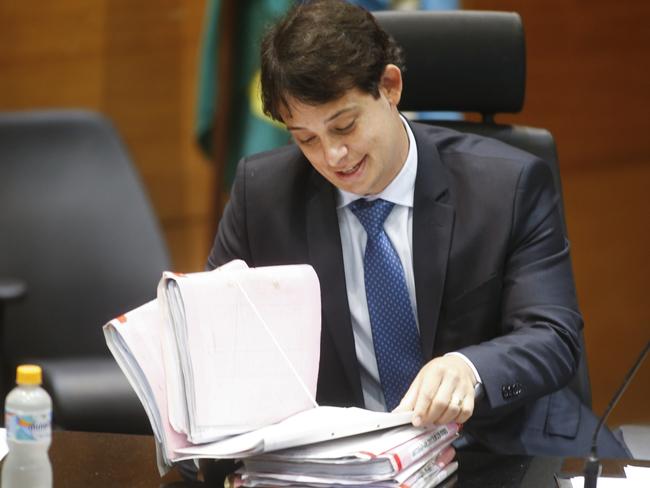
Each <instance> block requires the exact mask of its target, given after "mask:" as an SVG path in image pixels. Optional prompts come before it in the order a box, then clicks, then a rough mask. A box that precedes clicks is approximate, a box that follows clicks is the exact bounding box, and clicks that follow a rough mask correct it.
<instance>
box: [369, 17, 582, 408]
mask: <svg viewBox="0 0 650 488" xmlns="http://www.w3.org/2000/svg"><path fill="white" fill-rule="evenodd" d="M375 16H376V18H377V20H378V21H379V23H380V24H381V25H382V27H383V28H384V29H385V30H386V31H387V32H388V33H389V34H391V35H392V36H393V38H395V40H396V41H397V43H398V44H399V45H400V46H402V48H403V49H404V53H405V57H406V71H405V73H404V74H403V80H404V88H403V91H402V99H401V101H400V105H399V108H400V110H402V111H405V112H410V111H413V112H442V111H454V112H463V113H478V114H480V116H481V118H482V120H481V121H480V122H469V121H464V120H455V121H449V120H426V121H421V122H427V123H431V124H435V125H443V126H446V127H451V128H453V129H456V130H459V131H464V132H472V133H476V134H481V135H485V136H488V137H493V138H495V139H499V140H501V141H503V142H505V143H507V144H510V145H512V146H516V147H518V148H520V149H523V150H525V151H528V152H530V153H532V154H535V155H536V156H538V157H540V158H541V159H543V160H544V161H546V163H547V164H548V165H549V167H550V168H551V171H552V173H553V178H554V180H555V186H556V190H557V192H558V194H559V196H560V210H561V212H560V213H561V216H562V224H563V226H564V231H565V234H566V223H565V217H564V206H563V203H562V185H561V181H560V173H559V168H558V161H557V152H556V148H555V141H554V140H553V136H552V135H551V133H550V132H549V131H547V130H545V129H540V128H534V127H526V126H521V125H507V124H499V123H497V122H495V116H496V115H497V114H500V113H517V112H519V111H520V110H521V109H522V107H523V103H524V93H525V86H526V46H525V39H524V30H523V25H522V22H521V18H520V17H519V15H517V14H515V13H505V12H479V11H463V10H459V11H444V12H431V11H428V12H422V11H409V12H404V11H386V12H376V13H375ZM580 340H581V343H582V344H581V345H582V356H581V359H580V364H579V367H578V371H577V373H576V375H575V377H574V379H573V380H572V382H571V387H572V389H573V390H574V391H575V392H576V393H577V394H578V396H579V397H580V398H581V399H582V401H583V402H584V403H585V404H586V405H588V406H591V388H590V383H589V373H588V370H587V361H586V354H585V349H584V338H583V335H582V334H581V335H580Z"/></svg>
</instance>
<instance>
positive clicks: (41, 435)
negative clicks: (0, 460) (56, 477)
mask: <svg viewBox="0 0 650 488" xmlns="http://www.w3.org/2000/svg"><path fill="white" fill-rule="evenodd" d="M41 376H42V375H41V368H40V366H35V365H31V364H24V365H22V366H18V370H17V372H16V383H17V384H18V386H16V388H14V389H13V390H11V391H10V392H9V394H8V395H7V399H6V401H5V428H6V429H7V444H8V446H9V454H8V455H7V457H6V459H5V460H4V464H3V465H2V488H28V487H29V488H51V487H52V465H51V464H50V458H49V457H48V455H47V451H48V449H49V448H50V442H51V441H52V400H51V399H50V395H48V394H47V392H46V391H45V390H44V389H43V388H41Z"/></svg>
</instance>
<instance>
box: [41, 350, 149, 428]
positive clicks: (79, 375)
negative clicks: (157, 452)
mask: <svg viewBox="0 0 650 488" xmlns="http://www.w3.org/2000/svg"><path fill="white" fill-rule="evenodd" d="M38 364H40V365H41V367H42V368H43V385H44V387H45V389H46V390H47V391H48V392H49V393H50V395H51V396H52V404H53V424H54V425H55V426H57V427H60V428H63V429H66V430H83V431H93V432H122V433H130V434H151V432H152V431H151V425H150V424H149V420H148V418H147V416H146V414H145V411H144V407H143V406H142V404H141V403H140V400H139V399H138V397H137V395H136V394H135V392H134V391H133V389H132V388H131V385H130V384H129V382H128V381H127V379H126V377H125V376H124V374H123V373H122V371H121V370H120V368H119V367H118V366H117V364H116V363H115V360H114V359H113V358H108V357H107V358H64V359H44V360H39V361H38Z"/></svg>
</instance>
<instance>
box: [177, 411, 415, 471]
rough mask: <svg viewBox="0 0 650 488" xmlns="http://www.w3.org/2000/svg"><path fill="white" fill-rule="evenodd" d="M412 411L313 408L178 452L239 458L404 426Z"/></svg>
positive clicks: (200, 456)
mask: <svg viewBox="0 0 650 488" xmlns="http://www.w3.org/2000/svg"><path fill="white" fill-rule="evenodd" d="M412 415H413V414H412V412H399V413H391V412H372V411H370V410H364V409H361V408H339V407H317V408H313V409H310V410H306V411H304V412H300V413H298V414H296V415H293V416H291V417H289V418H288V419H286V420H284V421H282V422H279V423H277V424H273V425H269V426H266V427H263V428H261V429H258V430H255V431H252V432H248V433H246V434H242V435H239V436H236V437H233V438H230V439H225V440H223V441H218V442H213V443H210V444H204V445H201V446H193V447H187V448H182V449H178V450H177V451H176V452H177V454H179V455H181V456H183V458H194V457H196V458H217V459H218V458H241V457H248V456H252V455H255V454H260V453H262V452H272V451H276V450H280V449H286V448H289V447H295V446H302V445H306V444H312V443H315V442H322V441H325V440H328V439H337V438H339V437H346V436H351V435H357V434H361V433H364V432H370V431H373V430H380V429H386V428H389V427H395V426H398V425H404V424H407V423H409V422H410V421H411V417H412Z"/></svg>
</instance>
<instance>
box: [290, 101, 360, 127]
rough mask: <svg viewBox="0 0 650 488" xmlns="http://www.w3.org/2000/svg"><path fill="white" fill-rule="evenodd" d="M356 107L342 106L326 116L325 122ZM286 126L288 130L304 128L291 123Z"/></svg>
mask: <svg viewBox="0 0 650 488" xmlns="http://www.w3.org/2000/svg"><path fill="white" fill-rule="evenodd" d="M356 108H357V106H356V105H353V106H352V107H345V108H342V109H341V110H339V111H338V112H336V113H335V114H333V115H331V116H330V117H328V118H327V119H325V123H328V122H331V121H332V120H334V119H336V118H337V117H339V116H341V115H343V114H345V113H347V112H350V111H351V110H355V109H356ZM286 127H287V130H289V131H291V130H303V129H304V127H297V126H292V125H287V126H286Z"/></svg>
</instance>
